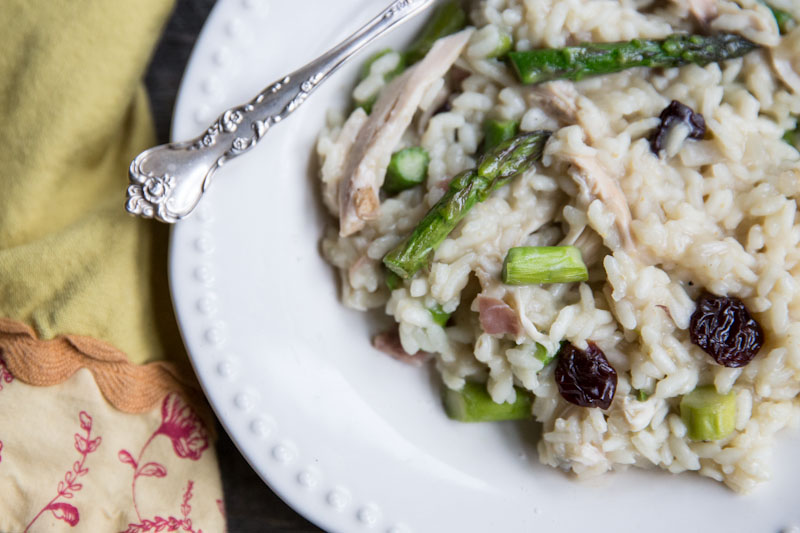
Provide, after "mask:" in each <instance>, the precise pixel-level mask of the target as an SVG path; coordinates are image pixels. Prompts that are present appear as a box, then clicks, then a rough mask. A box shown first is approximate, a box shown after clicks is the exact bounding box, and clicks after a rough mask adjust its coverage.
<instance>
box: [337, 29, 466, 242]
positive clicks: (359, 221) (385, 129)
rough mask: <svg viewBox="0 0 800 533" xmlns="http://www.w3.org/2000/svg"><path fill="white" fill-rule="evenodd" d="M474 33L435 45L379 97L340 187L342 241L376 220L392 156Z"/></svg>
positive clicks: (360, 135) (453, 37)
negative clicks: (426, 97) (427, 96)
mask: <svg viewBox="0 0 800 533" xmlns="http://www.w3.org/2000/svg"><path fill="white" fill-rule="evenodd" d="M472 31H473V30H472V29H466V30H463V31H460V32H458V33H456V34H453V35H450V36H449V37H445V38H443V39H439V40H438V41H436V43H435V44H434V45H433V47H432V48H431V51H430V52H428V54H427V55H426V56H425V57H424V58H423V59H422V61H420V62H419V63H417V64H416V65H414V66H413V67H410V68H409V69H408V70H406V71H405V72H404V73H403V74H402V75H401V76H399V77H398V78H396V79H395V80H393V81H392V82H391V83H390V84H389V85H388V86H387V87H385V88H384V90H383V91H382V92H381V95H380V97H379V98H378V101H377V102H375V106H374V107H373V109H372V113H371V114H370V116H369V118H368V119H367V121H366V122H365V123H364V125H363V126H362V128H361V130H360V131H359V132H358V136H357V137H356V140H355V142H354V143H353V146H352V149H351V150H350V153H349V154H348V157H347V162H346V164H345V165H344V169H343V173H342V176H343V179H342V180H341V184H340V186H339V234H340V235H341V236H342V237H347V236H348V235H352V234H353V233H356V232H357V231H359V230H360V229H361V228H363V227H364V224H365V221H366V220H370V219H373V218H376V217H377V216H378V209H379V207H380V201H379V199H378V192H379V190H380V187H381V185H383V180H384V178H385V176H386V167H387V166H388V164H389V160H390V158H391V156H392V151H393V150H394V149H395V147H396V146H397V144H398V143H399V142H400V138H401V137H402V135H403V133H404V132H405V131H406V129H407V128H408V126H409V124H410V123H411V120H412V119H413V118H414V113H415V112H416V111H417V108H418V107H419V104H420V102H421V101H422V97H423V96H424V95H425V92H426V91H427V89H428V88H429V87H430V86H431V84H432V83H434V82H436V81H437V80H439V79H440V78H441V77H442V76H444V75H445V74H446V73H447V71H448V70H449V69H450V67H451V66H452V65H453V63H454V62H455V61H456V59H457V58H458V56H459V55H460V54H461V51H462V50H463V49H464V46H465V45H466V44H467V42H468V41H469V38H470V35H472Z"/></svg>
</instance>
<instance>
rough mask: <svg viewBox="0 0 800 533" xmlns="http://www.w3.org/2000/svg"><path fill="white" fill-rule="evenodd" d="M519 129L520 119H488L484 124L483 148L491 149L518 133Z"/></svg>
mask: <svg viewBox="0 0 800 533" xmlns="http://www.w3.org/2000/svg"><path fill="white" fill-rule="evenodd" d="M518 131H519V121H518V120H494V119H489V120H487V121H486V122H484V124H483V150H484V151H486V150H491V149H492V148H494V147H495V146H497V145H498V144H500V143H501V142H503V141H505V140H506V139H510V138H511V137H513V136H514V135H516V134H517V132H518Z"/></svg>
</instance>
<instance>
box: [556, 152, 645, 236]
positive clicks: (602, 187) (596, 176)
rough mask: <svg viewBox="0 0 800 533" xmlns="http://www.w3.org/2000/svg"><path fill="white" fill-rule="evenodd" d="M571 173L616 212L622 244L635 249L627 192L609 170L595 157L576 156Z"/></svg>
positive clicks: (579, 182) (592, 194) (594, 195)
mask: <svg viewBox="0 0 800 533" xmlns="http://www.w3.org/2000/svg"><path fill="white" fill-rule="evenodd" d="M570 175H571V176H572V178H573V179H574V180H575V181H576V182H577V183H578V184H579V185H580V186H581V187H582V188H583V189H584V190H585V192H587V193H588V194H589V195H591V196H593V197H595V198H598V199H599V200H600V201H602V202H603V203H604V204H605V205H606V207H608V209H609V210H610V211H611V212H612V213H614V218H615V225H616V226H617V230H618V231H619V235H620V241H621V242H622V245H623V246H624V247H625V248H626V249H628V250H631V249H633V238H632V237H631V211H630V208H629V207H628V202H627V200H626V199H625V194H624V193H623V192H622V190H621V189H620V188H619V185H618V184H617V182H616V180H615V179H614V178H613V177H611V175H610V174H609V172H608V170H606V169H605V167H603V165H601V164H600V162H598V161H597V159H596V158H594V157H591V156H575V157H573V167H572V168H571V169H570Z"/></svg>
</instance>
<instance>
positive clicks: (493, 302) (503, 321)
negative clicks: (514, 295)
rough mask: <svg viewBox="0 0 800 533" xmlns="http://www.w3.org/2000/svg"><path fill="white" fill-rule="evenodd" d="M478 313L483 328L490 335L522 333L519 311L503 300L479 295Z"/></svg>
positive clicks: (515, 334) (517, 334)
mask: <svg viewBox="0 0 800 533" xmlns="http://www.w3.org/2000/svg"><path fill="white" fill-rule="evenodd" d="M478 313H479V318H480V321H481V328H482V329H483V331H485V332H486V333H488V334H489V335H505V334H510V335H512V336H514V337H517V336H519V334H520V333H522V325H521V324H520V322H519V318H518V316H517V312H516V311H514V309H513V308H512V307H511V306H510V305H508V304H507V303H505V302H504V301H503V300H499V299H497V298H489V297H487V296H478Z"/></svg>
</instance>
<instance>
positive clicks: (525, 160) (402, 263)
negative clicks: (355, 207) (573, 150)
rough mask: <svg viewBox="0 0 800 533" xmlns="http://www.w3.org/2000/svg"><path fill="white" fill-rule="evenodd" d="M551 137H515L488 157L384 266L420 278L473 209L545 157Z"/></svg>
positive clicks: (463, 176) (459, 180)
mask: <svg viewBox="0 0 800 533" xmlns="http://www.w3.org/2000/svg"><path fill="white" fill-rule="evenodd" d="M550 134H551V132H549V131H534V132H531V133H523V134H520V135H517V136H516V137H512V138H511V139H508V140H507V141H505V142H503V143H500V144H499V145H498V146H496V147H495V148H494V149H492V150H490V151H489V152H487V153H486V154H484V155H483V157H481V159H480V160H479V161H478V166H477V167H476V168H474V169H470V170H465V171H464V172H462V173H460V174H458V175H457V176H456V177H455V178H453V180H452V181H451V182H450V186H449V188H448V190H447V192H446V193H445V194H444V196H442V198H441V199H440V200H439V201H438V202H437V203H436V205H434V206H433V207H432V208H431V210H430V211H428V213H427V214H426V215H425V217H423V219H422V221H420V223H419V224H418V225H417V227H416V228H415V229H414V231H413V232H412V233H411V235H409V236H408V237H406V238H405V239H404V240H403V241H402V242H401V243H400V244H398V245H397V246H396V247H395V248H393V249H392V250H391V251H390V252H389V253H388V254H386V256H385V257H384V258H383V263H384V265H386V267H387V268H388V269H389V270H391V271H393V272H394V273H396V274H397V275H399V276H400V277H401V278H404V279H408V278H410V277H412V276H413V275H414V274H416V273H417V271H418V270H419V269H420V268H422V267H423V266H424V265H425V264H426V263H427V262H428V257H429V256H430V255H431V253H433V251H434V250H436V248H438V247H439V245H440V244H441V243H442V241H444V239H445V238H446V237H447V236H448V235H449V234H450V232H451V231H453V230H454V229H455V227H456V226H457V225H458V223H459V222H460V221H461V219H462V218H464V216H465V215H466V214H467V213H468V212H469V210H470V209H472V206H474V205H475V204H476V203H477V202H482V201H484V200H485V199H486V198H487V197H488V196H489V194H491V193H492V191H494V190H496V189H498V188H500V187H502V186H503V185H505V184H506V183H508V182H509V181H510V180H511V178H513V177H514V176H516V175H517V174H520V173H522V172H524V171H526V170H528V169H529V168H530V167H531V166H532V165H533V163H534V162H535V161H538V160H539V159H540V158H541V157H542V152H543V151H544V145H545V143H546V142H547V139H549V138H550Z"/></svg>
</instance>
